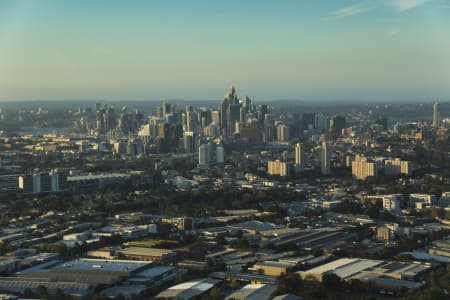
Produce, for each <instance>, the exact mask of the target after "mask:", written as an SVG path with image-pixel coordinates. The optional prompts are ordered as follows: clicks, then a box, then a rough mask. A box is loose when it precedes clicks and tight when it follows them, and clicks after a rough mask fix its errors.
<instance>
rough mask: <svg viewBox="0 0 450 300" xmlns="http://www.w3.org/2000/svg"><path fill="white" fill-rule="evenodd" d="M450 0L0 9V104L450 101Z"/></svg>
mask: <svg viewBox="0 0 450 300" xmlns="http://www.w3.org/2000/svg"><path fill="white" fill-rule="evenodd" d="M449 79H450V1H448V0H366V1H353V0H343V1H335V0H333V1H330V0H327V1H290V0H287V1H265V0H264V1H261V0H259V1H253V0H251V1H237V0H232V1H210V0H209V1H136V0H131V1H120V2H114V3H112V2H111V1H98V0H95V1H92V0H89V1H86V0H81V1H67V0H61V1H48V0H40V1H27V0H14V1H10V0H1V1H0V100H2V101H8V100H9V101H11V100H36V99H38V100H63V99H96V100H160V99H191V100H198V99H200V100H217V98H218V95H221V94H222V90H223V87H224V86H230V85H232V84H234V85H236V86H237V87H238V88H239V89H240V90H241V91H242V92H243V93H244V94H249V95H251V96H255V97H256V98H257V99H261V100H277V99H293V100H303V101H308V100H313V101H315V100H324V101H333V100H361V101H363V102H364V101H380V100H381V101H383V100H387V101H391V100H403V101H428V102H430V101H435V100H441V101H445V100H448V99H450V86H449V84H448V82H449Z"/></svg>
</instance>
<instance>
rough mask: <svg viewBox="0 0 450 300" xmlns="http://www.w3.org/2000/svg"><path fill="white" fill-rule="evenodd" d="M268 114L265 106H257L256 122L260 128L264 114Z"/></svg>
mask: <svg viewBox="0 0 450 300" xmlns="http://www.w3.org/2000/svg"><path fill="white" fill-rule="evenodd" d="M267 113H268V109H267V105H265V104H263V105H260V106H258V121H259V124H260V126H262V125H263V124H264V120H265V118H266V114H267Z"/></svg>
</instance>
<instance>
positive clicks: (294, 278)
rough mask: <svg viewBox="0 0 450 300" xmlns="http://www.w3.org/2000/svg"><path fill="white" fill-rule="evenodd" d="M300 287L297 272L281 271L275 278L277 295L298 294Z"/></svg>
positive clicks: (300, 282) (300, 283)
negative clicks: (286, 272) (285, 272)
mask: <svg viewBox="0 0 450 300" xmlns="http://www.w3.org/2000/svg"><path fill="white" fill-rule="evenodd" d="M301 288H302V279H301V277H300V275H298V274H297V273H288V274H284V273H283V274H281V275H280V276H279V277H278V278H277V291H276V293H277V295H282V294H289V293H290V294H296V295H298V294H299V293H300V291H301Z"/></svg>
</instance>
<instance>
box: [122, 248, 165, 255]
mask: <svg viewBox="0 0 450 300" xmlns="http://www.w3.org/2000/svg"><path fill="white" fill-rule="evenodd" d="M119 252H120V253H123V254H125V255H137V256H163V255H167V254H172V253H173V250H169V249H158V248H145V247H130V248H125V249H122V250H120V251H119Z"/></svg>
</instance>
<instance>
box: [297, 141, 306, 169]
mask: <svg viewBox="0 0 450 300" xmlns="http://www.w3.org/2000/svg"><path fill="white" fill-rule="evenodd" d="M303 152H304V148H303V144H302V143H297V144H295V167H296V169H297V171H303V169H304V168H305V157H304V156H305V155H304V153H303Z"/></svg>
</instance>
